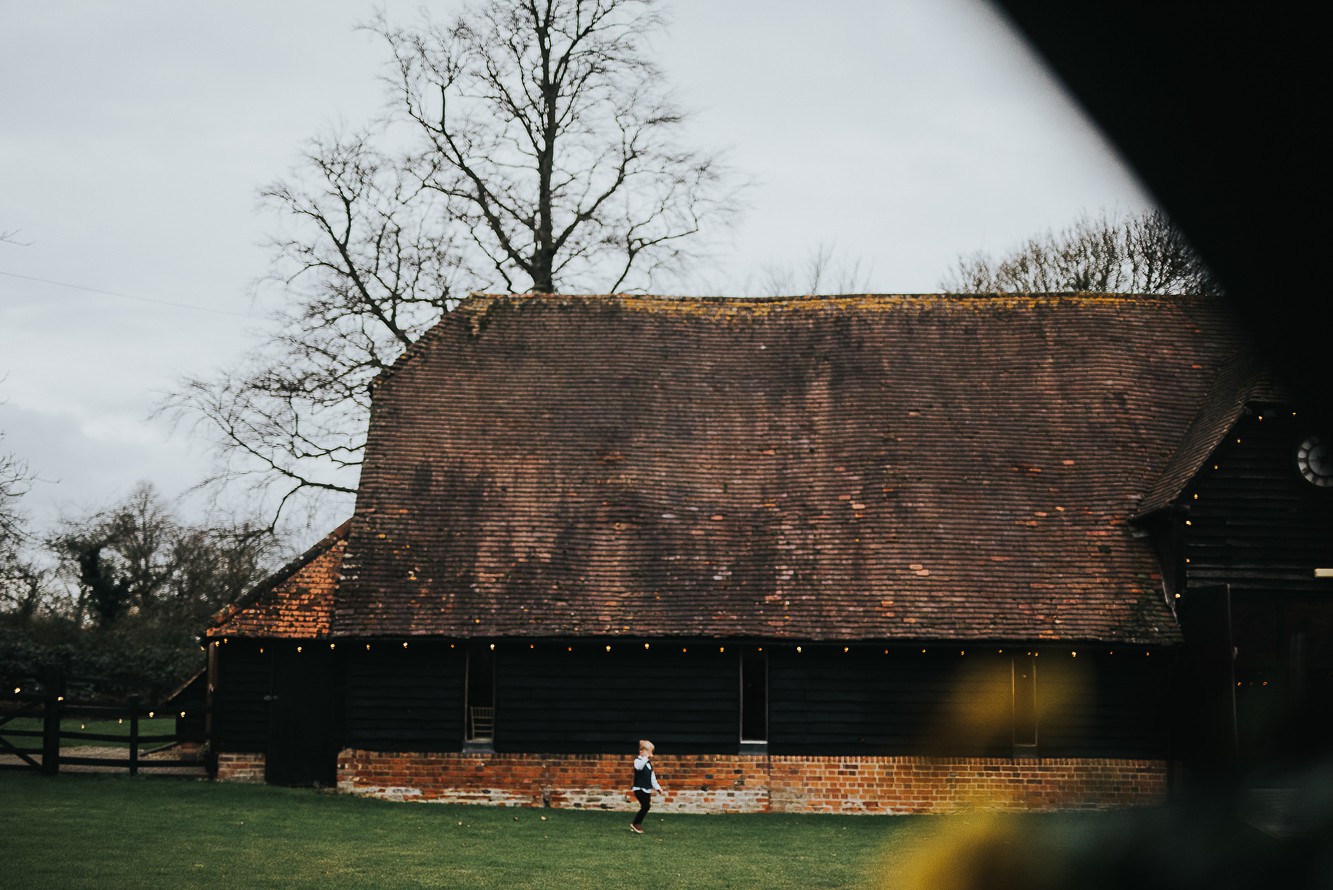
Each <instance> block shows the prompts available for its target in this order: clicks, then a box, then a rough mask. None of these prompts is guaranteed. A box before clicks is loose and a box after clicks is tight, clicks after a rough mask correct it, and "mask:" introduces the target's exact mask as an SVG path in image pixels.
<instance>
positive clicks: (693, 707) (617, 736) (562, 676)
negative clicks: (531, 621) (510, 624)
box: [495, 643, 740, 754]
mask: <svg viewBox="0 0 1333 890" xmlns="http://www.w3.org/2000/svg"><path fill="white" fill-rule="evenodd" d="M606 645H610V646H611V652H609V653H608V652H607V651H606ZM571 648H572V650H573V651H569V650H570V649H571ZM682 648H685V649H688V650H689V651H688V652H682V651H681V649H682ZM720 648H725V646H722V645H719V644H716V643H714V644H680V645H676V646H668V645H665V644H654V645H653V646H652V647H651V648H650V649H644V648H643V644H642V643H639V644H637V645H634V644H619V643H610V644H605V643H604V644H591V643H583V644H578V643H573V644H570V645H569V646H568V647H561V646H558V645H554V644H550V643H546V644H542V645H535V646H534V647H533V648H531V649H528V648H524V647H523V646H522V645H521V644H519V645H515V646H513V647H504V648H502V649H501V650H500V651H499V652H498V653H497V655H498V657H497V659H496V693H495V699H496V701H495V749H496V750H497V751H506V752H521V751H527V752H549V753H554V754H581V753H610V752H617V751H618V752H627V753H629V754H632V753H633V752H634V750H635V749H636V746H637V742H638V739H641V738H647V739H651V740H652V741H653V742H654V743H655V744H656V745H657V746H658V747H659V748H660V749H661V750H662V751H670V752H672V753H676V754H686V753H735V752H736V751H738V750H739V748H740V661H739V654H738V653H737V652H736V650H735V649H732V650H731V651H729V652H719V651H718V650H719V649H720Z"/></svg>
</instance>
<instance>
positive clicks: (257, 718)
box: [213, 639, 273, 754]
mask: <svg viewBox="0 0 1333 890" xmlns="http://www.w3.org/2000/svg"><path fill="white" fill-rule="evenodd" d="M262 647H263V643H262V642H261V641H257V640H243V639H229V640H228V641H227V642H226V643H224V644H222V645H221V646H219V647H218V650H217V670H218V676H217V680H216V687H215V690H214V693H213V708H214V713H213V726H214V739H215V744H216V746H217V750H218V751H223V752H228V753H249V754H262V753H264V752H266V751H267V750H268V741H269V739H268V724H269V720H268V716H269V702H268V701H267V700H266V698H265V696H267V695H269V690H270V688H271V685H272V678H273V667H272V664H271V659H270V657H269V656H268V655H267V654H264V653H261V652H260V649H261V648H262Z"/></svg>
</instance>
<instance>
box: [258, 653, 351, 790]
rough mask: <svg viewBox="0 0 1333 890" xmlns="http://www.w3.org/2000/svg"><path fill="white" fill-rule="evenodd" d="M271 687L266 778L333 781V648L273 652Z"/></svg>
mask: <svg viewBox="0 0 1333 890" xmlns="http://www.w3.org/2000/svg"><path fill="white" fill-rule="evenodd" d="M270 690H271V691H270V693H269V743H268V744H269V747H268V752H267V757H266V760H265V778H266V780H267V781H268V782H269V784H271V785H290V786H314V785H321V786H332V785H333V784H334V783H335V781H336V780H337V759H338V747H337V741H336V739H335V738H334V731H333V730H334V670H333V656H332V653H330V652H329V651H328V650H327V649H325V648H323V647H316V646H303V647H302V651H299V652H298V651H296V649H295V648H294V647H293V648H292V649H290V650H279V651H278V652H275V653H274V658H273V682H272V684H271V686H270Z"/></svg>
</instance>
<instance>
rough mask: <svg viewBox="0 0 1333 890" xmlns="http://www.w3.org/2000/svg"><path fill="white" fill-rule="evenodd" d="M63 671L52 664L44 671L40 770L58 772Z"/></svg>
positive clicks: (48, 773)
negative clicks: (44, 690)
mask: <svg viewBox="0 0 1333 890" xmlns="http://www.w3.org/2000/svg"><path fill="white" fill-rule="evenodd" d="M64 704H65V672H64V670H63V669H62V668H61V667H60V666H59V665H52V666H51V667H50V668H49V669H48V670H47V672H46V701H45V702H44V707H43V708H42V772H43V773H45V774H46V775H48V776H54V775H55V774H56V773H58V772H60V718H61V712H62V711H63V710H64V709H65V708H64Z"/></svg>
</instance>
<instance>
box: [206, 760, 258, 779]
mask: <svg viewBox="0 0 1333 890" xmlns="http://www.w3.org/2000/svg"><path fill="white" fill-rule="evenodd" d="M216 779H217V780H218V781H219V782H263V781H264V755H263V754H219V755H218V771H217V776H216Z"/></svg>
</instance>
